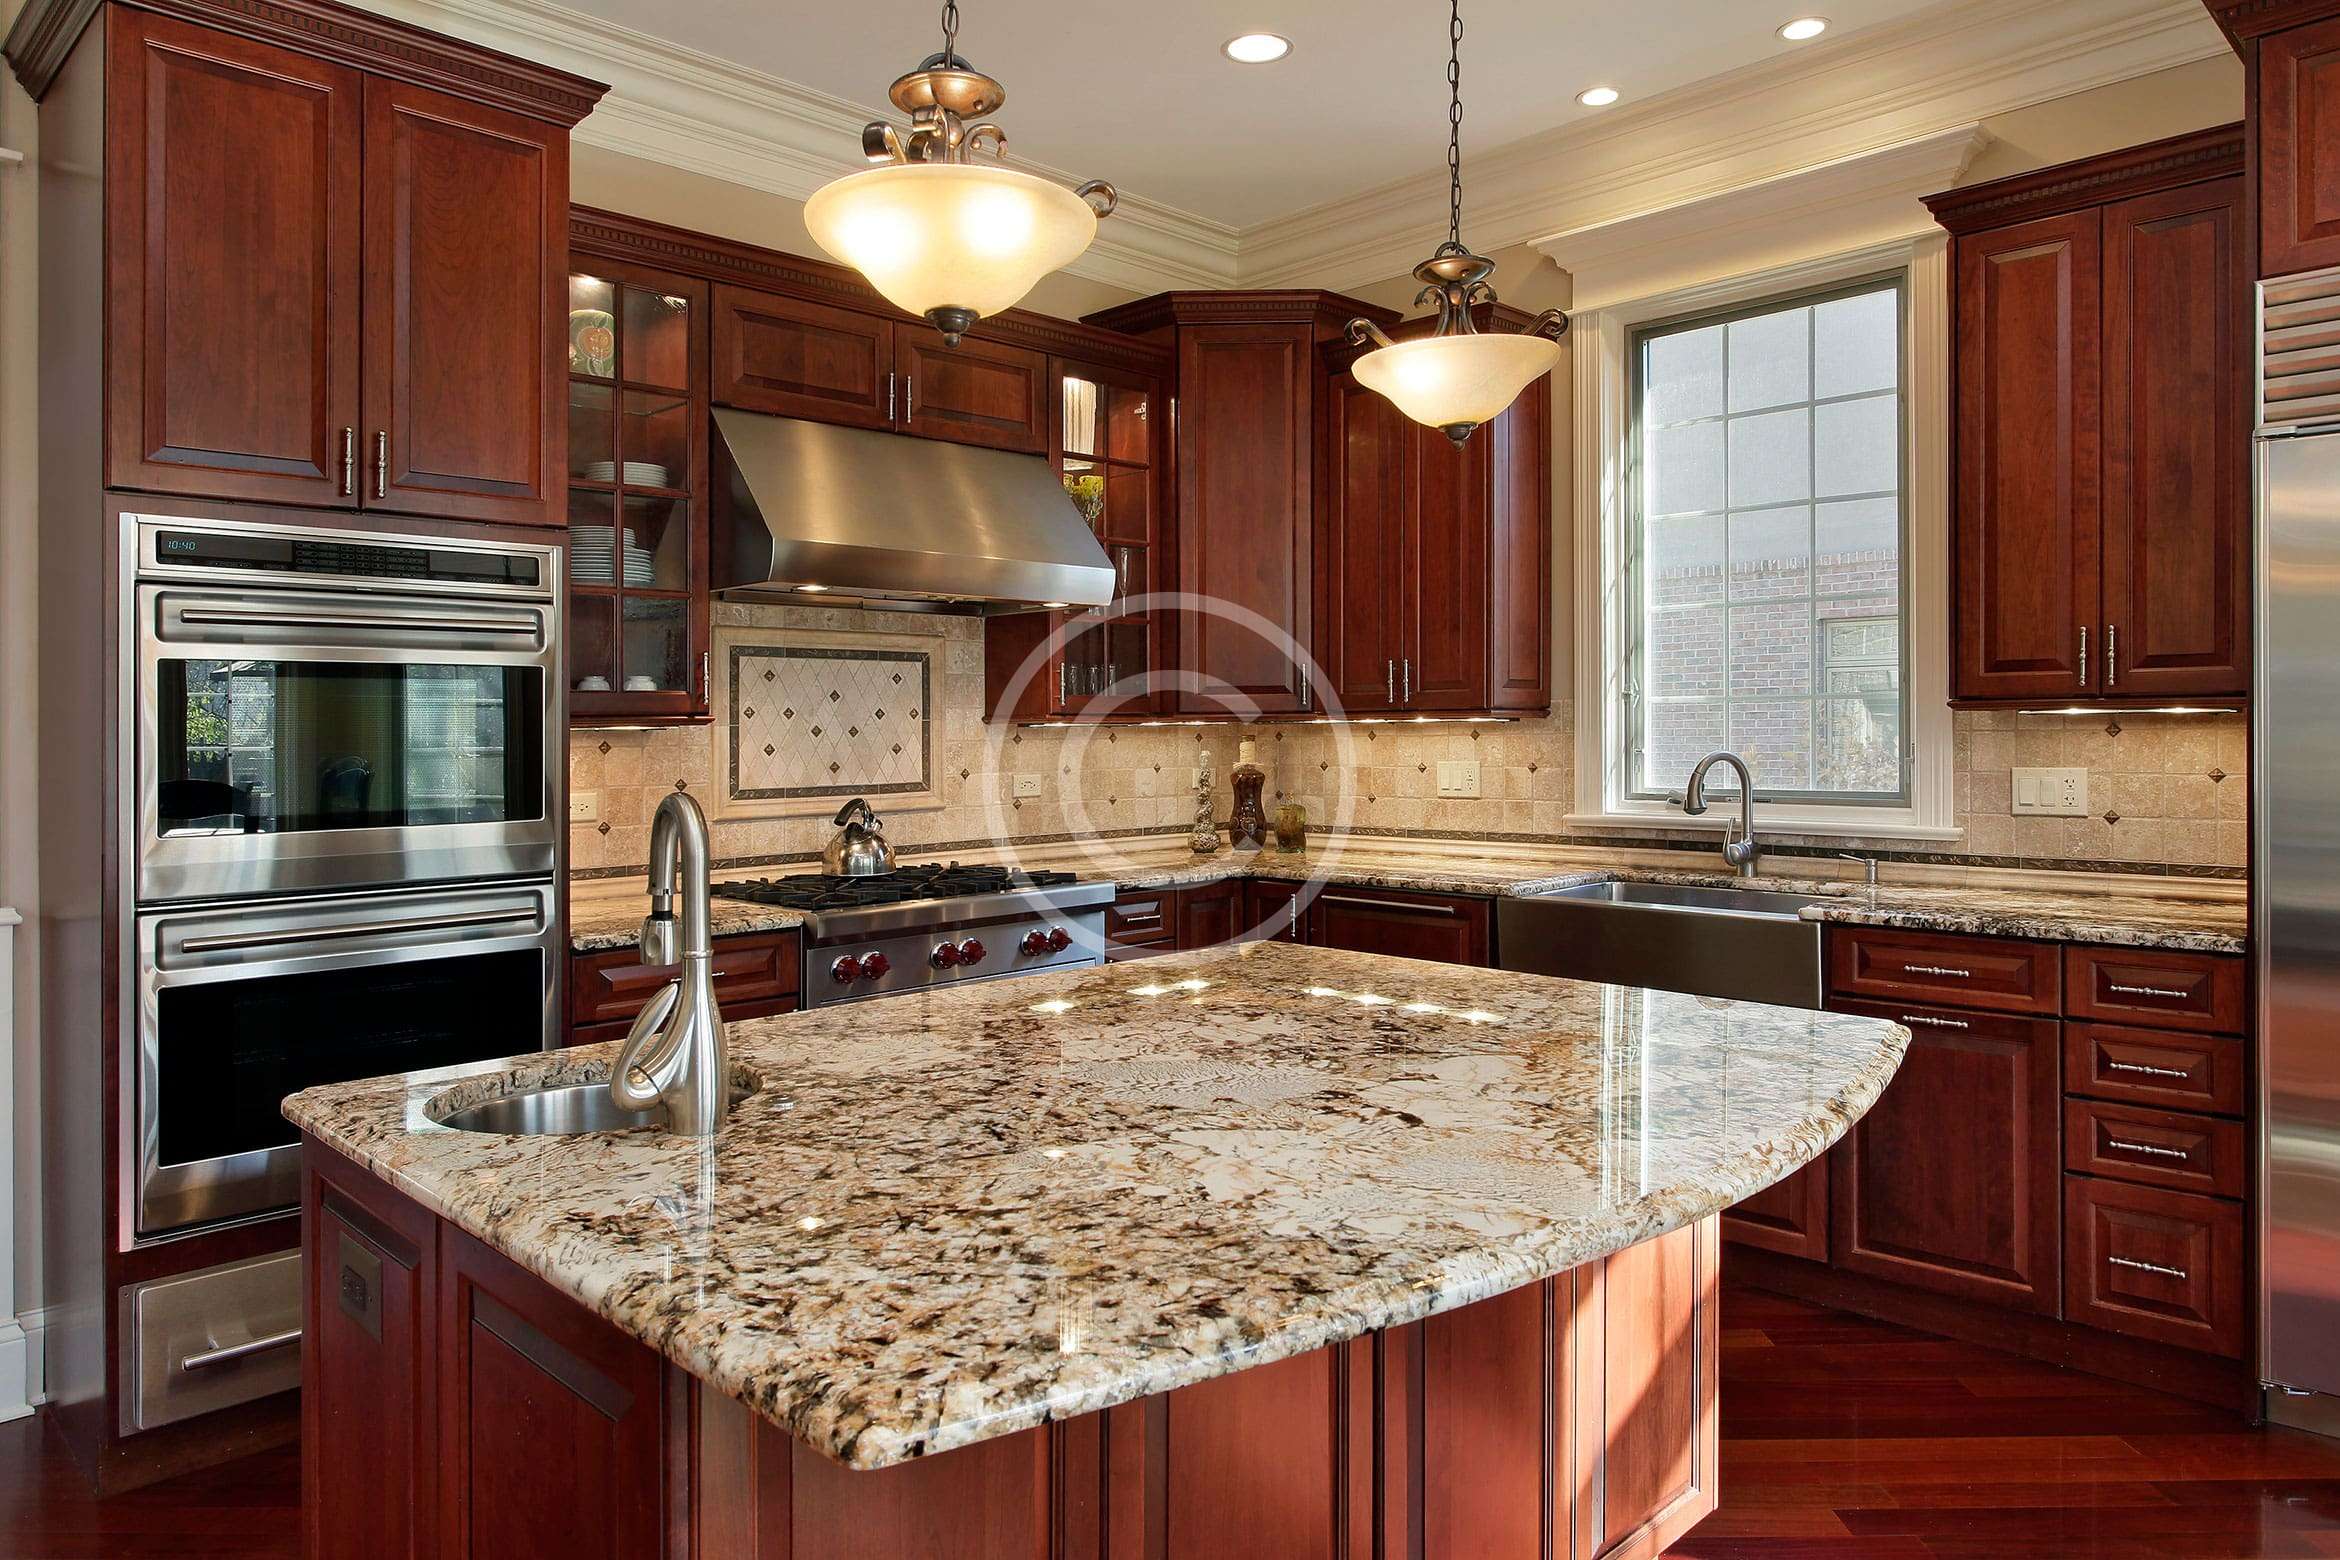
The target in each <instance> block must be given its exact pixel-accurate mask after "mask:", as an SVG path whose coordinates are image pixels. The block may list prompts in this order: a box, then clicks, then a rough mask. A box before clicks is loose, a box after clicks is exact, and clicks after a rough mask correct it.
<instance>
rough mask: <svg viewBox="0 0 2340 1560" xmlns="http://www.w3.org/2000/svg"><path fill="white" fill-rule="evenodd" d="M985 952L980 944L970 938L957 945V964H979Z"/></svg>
mask: <svg viewBox="0 0 2340 1560" xmlns="http://www.w3.org/2000/svg"><path fill="white" fill-rule="evenodd" d="M985 951H986V950H985V948H984V946H983V944H982V943H980V942H978V941H976V940H975V939H974V938H972V937H970V938H968V939H967V940H966V941H965V942H963V943H961V944H959V962H960V963H961V964H981V963H982V962H983V955H984V953H985Z"/></svg>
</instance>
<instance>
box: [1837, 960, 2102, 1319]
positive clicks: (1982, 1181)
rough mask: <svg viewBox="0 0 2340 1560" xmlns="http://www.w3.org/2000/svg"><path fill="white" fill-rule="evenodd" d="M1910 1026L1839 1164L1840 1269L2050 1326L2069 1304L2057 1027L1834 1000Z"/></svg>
mask: <svg viewBox="0 0 2340 1560" xmlns="http://www.w3.org/2000/svg"><path fill="white" fill-rule="evenodd" d="M1828 1006H1829V1009H1830V1011H1832V1012H1843V1013H1861V1014H1866V1015H1869V1016H1871V1017H1875V1018H1889V1019H1893V1020H1895V1021H1897V1022H1900V1023H1903V1024H1906V1025H1908V1026H1909V1028H1910V1042H1909V1049H1908V1051H1907V1053H1906V1054H1905V1055H1904V1057H1903V1059H1902V1063H1901V1069H1900V1071H1899V1072H1898V1073H1896V1074H1895V1075H1894V1078H1893V1081H1892V1082H1891V1083H1890V1084H1888V1085H1886V1088H1885V1092H1884V1094H1883V1095H1882V1096H1880V1097H1879V1098H1878V1100H1877V1103H1876V1104H1875V1105H1873V1106H1871V1107H1870V1109H1869V1112H1868V1114H1867V1115H1865V1116H1863V1117H1862V1118H1861V1119H1860V1120H1858V1121H1856V1122H1854V1123H1853V1125H1852V1128H1851V1130H1850V1131H1848V1132H1847V1133H1846V1134H1845V1136H1844V1138H1843V1140H1842V1141H1840V1142H1839V1143H1838V1144H1837V1145H1836V1147H1835V1149H1834V1150H1833V1151H1832V1152H1831V1154H1830V1156H1829V1159H1830V1164H1831V1166H1832V1172H1833V1182H1832V1184H1831V1186H1830V1201H1831V1204H1832V1207H1831V1219H1832V1224H1833V1228H1832V1229H1831V1231H1830V1247H1831V1250H1830V1261H1831V1263H1832V1265H1833V1266H1835V1267H1836V1268H1839V1269H1842V1270H1843V1271H1846V1272H1850V1273H1863V1274H1867V1275H1869V1276H1871V1277H1876V1278H1885V1279H1891V1280H1893V1281H1894V1282H1896V1283H1901V1284H1908V1285H1911V1286H1914V1287H1916V1288H1920V1289H1931V1290H1934V1291H1936V1292H1938V1293H1941V1294H1948V1295H1957V1296H1960V1297H1963V1298H1965V1299H1970V1300H1983V1301H1989V1302H1992V1303H1994V1304H1997V1305H2001V1306H2005V1307H2008V1308H2011V1309H2015V1310H2023V1311H2037V1312H2042V1313H2045V1314H2049V1315H2053V1314H2054V1313H2055V1311H2056V1309H2057V1306H2058V1303H2059V1299H2060V1296H2061V1293H2062V1289H2061V1282H2060V1275H2059V1272H2058V1266H2057V1264H2058V1261H2059V1259H2060V1256H2061V1251H2062V1242H2061V1236H2060V1229H2059V1225H2060V1222H2061V1221H2060V1218H2059V1213H2060V1208H2061V1194H2060V1192H2059V1190H2058V1186H2057V1181H2058V1171H2059V1160H2060V1157H2061V1156H2060V1154H2059V1152H2058V1140H2059V1137H2060V1123H2059V1115H2060V1110H2061V1104H2060V1098H2059V1096H2060V1075H2061V1045H2060V1036H2059V1033H2058V1030H2059V1026H2058V1024H2057V1022H2056V1021H2055V1020H2054V1019H2053V1018H2027V1017H2019V1016H2016V1015H2012V1014H1996V1013H1979V1012H1965V1011H1957V1010H1949V1009H1930V1008H1918V1007H1915V1006H1912V1005H1909V1004H1902V1003H1891V1004H1888V1003H1878V1002H1847V1001H1843V1000H1841V999H1832V1000H1831V1001H1830V1002H1829V1004H1828Z"/></svg>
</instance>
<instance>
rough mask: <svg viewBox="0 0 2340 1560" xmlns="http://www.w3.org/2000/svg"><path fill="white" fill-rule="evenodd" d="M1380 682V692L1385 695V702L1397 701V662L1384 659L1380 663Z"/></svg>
mask: <svg viewBox="0 0 2340 1560" xmlns="http://www.w3.org/2000/svg"><path fill="white" fill-rule="evenodd" d="M1381 684H1382V692H1383V694H1384V695H1385V696H1386V698H1385V702H1387V703H1390V704H1395V703H1397V662H1395V661H1384V662H1382V663H1381Z"/></svg>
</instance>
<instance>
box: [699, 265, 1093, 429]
mask: <svg viewBox="0 0 2340 1560" xmlns="http://www.w3.org/2000/svg"><path fill="white" fill-rule="evenodd" d="M713 395H714V399H715V401H716V402H717V404H719V405H723V406H736V407H740V408H742V409H743V410H746V411H751V412H770V413H772V414H774V415H775V416H780V417H803V418H808V419H810V420H812V421H814V422H827V423H842V424H844V425H846V426H847V427H851V428H890V429H894V430H897V431H899V432H902V433H913V434H917V435H919V436H920V437H922V438H928V439H947V440H950V441H951V442H953V443H956V444H982V445H988V446H990V447H991V448H993V449H1003V450H1022V451H1025V452H1028V453H1032V454H1041V453H1045V452H1046V451H1047V449H1048V357H1047V354H1046V353H1043V352H1038V351H1034V350H1032V349H1030V348H1027V347H1021V346H1016V345H1012V344H1010V343H1007V342H1003V341H995V340H990V339H987V338H984V337H978V336H970V337H967V338H966V339H965V340H963V341H961V342H960V343H959V345H957V346H956V347H954V346H951V345H950V344H949V343H947V342H945V341H944V340H943V339H942V336H941V335H940V334H939V333H938V332H937V331H936V330H935V329H934V327H933V326H931V325H928V324H926V323H925V322H923V321H917V322H912V321H902V320H890V319H887V318H885V317H884V316H883V315H879V314H874V313H865V312H863V311H861V310H859V309H850V308H842V307H839V306H837V305H835V304H830V303H824V302H818V301H813V300H808V299H803V298H795V297H790V296H787V295H785V294H779V293H763V292H755V291H751V290H750V289H748V288H744V287H718V288H717V289H716V290H715V374H714V386H713Z"/></svg>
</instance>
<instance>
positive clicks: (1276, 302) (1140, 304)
mask: <svg viewBox="0 0 2340 1560" xmlns="http://www.w3.org/2000/svg"><path fill="white" fill-rule="evenodd" d="M1360 317H1362V318H1365V319H1369V320H1371V321H1373V323H1375V324H1376V325H1379V326H1381V327H1383V328H1384V329H1387V328H1388V327H1390V326H1393V325H1395V324H1397V322H1398V321H1399V320H1400V319H1401V318H1403V316H1402V315H1400V314H1399V313H1398V312H1397V311H1396V310H1395V309H1385V308H1382V307H1381V306H1380V305H1379V304H1373V303H1367V302H1366V301H1365V300H1364V299H1362V298H1352V297H1350V296H1349V295H1348V294H1346V293H1337V292H1325V291H1323V290H1322V289H1319V288H1312V287H1310V288H1276V289H1271V290H1266V291H1258V290H1252V291H1241V290H1238V291H1222V292H1165V293H1155V294H1154V295H1153V296H1152V297H1150V298H1140V299H1138V300H1137V301H1136V302H1134V303H1124V304H1118V305H1116V306H1115V307H1113V308H1110V309H1102V310H1100V311H1098V312H1097V313H1095V314H1084V315H1082V316H1081V321H1082V323H1083V324H1086V325H1095V326H1099V327H1101V328H1103V329H1105V330H1118V331H1127V332H1130V333H1131V334H1133V335H1136V334H1142V333H1144V332H1146V331H1151V330H1159V329H1161V328H1162V327H1164V326H1166V325H1261V324H1275V323H1306V324H1317V325H1326V326H1330V327H1331V328H1332V329H1334V330H1336V331H1337V330H1339V329H1340V328H1341V327H1343V326H1345V325H1347V324H1348V322H1349V321H1351V320H1353V319H1357V318H1360Z"/></svg>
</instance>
